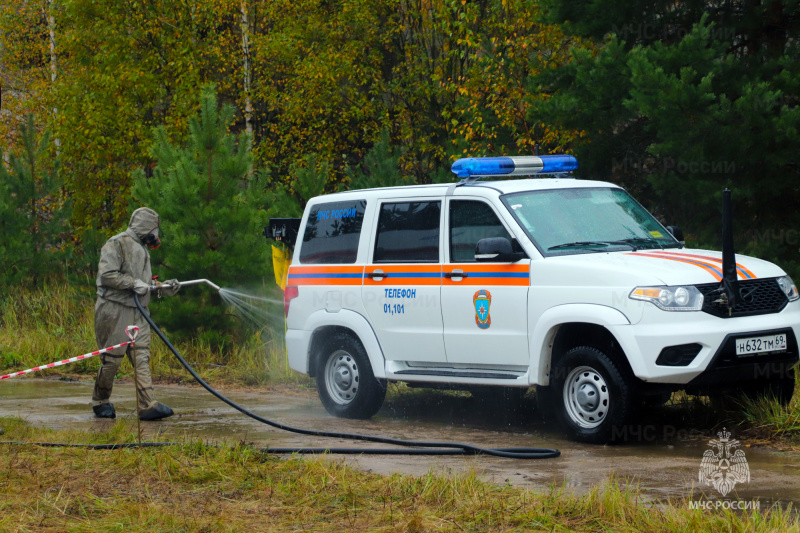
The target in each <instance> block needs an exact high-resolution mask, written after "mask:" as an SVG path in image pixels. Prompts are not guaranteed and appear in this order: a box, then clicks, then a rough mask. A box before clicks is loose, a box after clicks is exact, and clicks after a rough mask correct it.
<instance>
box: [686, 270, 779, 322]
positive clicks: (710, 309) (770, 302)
mask: <svg viewBox="0 0 800 533" xmlns="http://www.w3.org/2000/svg"><path fill="white" fill-rule="evenodd" d="M695 286H696V287H697V290H699V291H700V292H701V293H703V297H704V301H703V312H705V313H708V314H709V315H714V316H717V317H720V318H734V317H740V316H753V315H766V314H769V313H779V312H781V311H782V310H783V308H784V307H786V304H787V303H789V298H787V297H786V294H785V293H784V292H783V289H781V287H780V285H778V281H777V279H775V278H767V279H748V280H740V281H739V295H738V296H737V298H736V307H734V308H733V313H731V314H728V307H727V306H724V305H719V304H714V303H713V302H714V300H717V299H719V297H720V295H721V294H722V293H721V292H718V290H719V288H720V287H721V284H720V283H707V284H704V285H695ZM749 291H752V292H749ZM743 293H744V294H747V298H744V297H743V296H742V294H743ZM748 293H749V294H748Z"/></svg>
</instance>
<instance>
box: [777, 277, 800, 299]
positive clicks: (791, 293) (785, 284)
mask: <svg viewBox="0 0 800 533" xmlns="http://www.w3.org/2000/svg"><path fill="white" fill-rule="evenodd" d="M778 285H780V286H781V289H782V290H783V293H784V294H785V295H786V297H787V298H789V301H790V302H793V301H795V300H797V299H798V298H800V294H798V293H797V286H796V285H795V284H794V281H792V278H790V277H789V276H783V277H782V278H778Z"/></svg>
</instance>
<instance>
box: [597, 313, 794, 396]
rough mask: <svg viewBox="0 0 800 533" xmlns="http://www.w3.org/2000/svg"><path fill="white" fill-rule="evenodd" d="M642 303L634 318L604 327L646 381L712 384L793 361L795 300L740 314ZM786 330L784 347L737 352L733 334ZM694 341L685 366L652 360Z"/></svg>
mask: <svg viewBox="0 0 800 533" xmlns="http://www.w3.org/2000/svg"><path fill="white" fill-rule="evenodd" d="M650 307H652V309H646V310H645V312H644V316H643V317H642V320H641V321H640V322H639V323H638V324H633V325H622V326H611V327H609V330H610V331H611V333H612V334H613V335H614V337H615V338H616V339H617V341H618V342H619V344H620V347H621V348H622V350H623V351H624V352H625V354H626V356H627V358H628V361H629V362H630V365H631V369H632V370H633V373H634V375H636V376H637V377H638V378H640V379H642V380H643V381H646V382H649V383H668V384H678V385H686V384H690V383H691V384H692V385H695V384H698V385H700V384H703V385H705V384H708V385H711V384H715V383H727V382H741V381H749V380H753V379H763V378H769V377H770V376H772V375H775V374H778V373H780V372H785V371H786V369H787V368H791V367H792V366H793V365H794V364H796V363H797V361H798V355H799V354H798V346H797V338H798V336H800V302H792V303H790V304H789V305H787V306H786V307H785V308H784V309H783V311H781V312H780V313H773V314H767V315H759V316H749V317H741V318H727V319H723V318H718V317H714V316H711V315H709V314H706V313H702V312H694V313H692V312H690V313H675V312H668V311H662V310H660V309H658V308H657V307H655V306H650ZM783 332H786V333H787V336H788V338H787V340H788V341H789V342H788V343H787V351H786V352H782V353H779V354H764V355H759V356H755V357H748V358H741V359H740V358H737V357H736V355H735V354H736V352H735V348H734V347H733V343H734V340H735V339H737V338H743V337H759V336H763V335H770V334H773V333H783ZM693 343H697V344H699V345H701V349H700V352H699V353H698V354H697V356H695V358H694V360H692V362H691V363H690V364H688V365H686V366H661V365H657V364H656V359H657V358H658V355H659V354H660V353H661V351H662V350H663V349H664V348H667V347H669V346H677V345H683V344H693Z"/></svg>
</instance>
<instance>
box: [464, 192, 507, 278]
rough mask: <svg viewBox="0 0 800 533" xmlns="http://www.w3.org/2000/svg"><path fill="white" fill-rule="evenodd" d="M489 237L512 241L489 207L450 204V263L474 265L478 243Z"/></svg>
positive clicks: (468, 201) (482, 204) (474, 203)
mask: <svg viewBox="0 0 800 533" xmlns="http://www.w3.org/2000/svg"><path fill="white" fill-rule="evenodd" d="M489 237H505V238H506V239H508V240H509V241H512V238H511V235H509V234H508V231H506V228H505V227H504V226H503V224H502V222H500V220H499V219H498V218H497V215H496V214H495V213H494V211H493V210H492V208H491V207H489V206H488V205H487V204H485V203H483V202H476V201H470V200H453V201H451V202H450V261H452V262H453V263H474V262H475V247H476V246H477V244H478V241H479V240H481V239H486V238H489Z"/></svg>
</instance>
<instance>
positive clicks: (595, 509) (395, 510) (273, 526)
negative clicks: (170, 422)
mask: <svg viewBox="0 0 800 533" xmlns="http://www.w3.org/2000/svg"><path fill="white" fill-rule="evenodd" d="M0 425H2V426H3V427H4V428H5V429H6V435H5V437H6V438H8V440H15V441H29V442H32V441H55V442H95V443H107V442H133V440H134V431H132V430H133V429H134V428H133V427H131V426H128V425H126V423H125V422H124V421H117V422H116V423H115V424H114V425H113V426H112V428H111V429H110V430H109V431H106V432H102V433H100V432H89V433H85V432H75V431H51V430H47V429H39V428H34V427H32V426H30V425H28V424H26V423H25V422H23V421H22V420H20V419H8V418H6V419H2V420H1V421H0ZM532 466H533V467H535V464H533V465H532ZM0 492H2V499H1V500H0V511H2V512H0V528H1V529H2V530H4V531H192V532H193V531H198V532H199V531H246V530H252V531H336V532H339V531H379V532H423V531H474V532H483V531H630V532H638V531H655V532H662V531H663V532H672V531H676V532H677V531H680V532H684V531H693V532H695V531H697V532H705V531H729V532H750V531H752V532H755V531H759V532H761V531H800V527H799V526H798V518H797V515H796V514H795V513H794V512H792V511H786V510H782V509H780V508H774V509H761V510H756V511H747V512H743V513H741V514H736V513H733V512H731V511H725V510H720V511H703V510H692V509H690V508H689V503H688V500H672V501H662V502H651V501H649V500H648V499H646V498H645V497H643V495H642V494H641V493H640V492H639V491H638V490H637V489H635V488H631V487H629V486H626V485H625V484H624V483H622V482H620V481H619V480H615V479H613V478H611V479H609V480H608V481H607V482H606V483H605V484H604V485H600V486H597V487H595V488H593V489H592V490H591V491H590V492H589V493H588V494H587V495H585V496H574V495H572V494H570V493H568V492H567V490H566V489H565V488H564V487H561V486H553V487H551V488H550V489H549V490H541V491H538V490H525V489H520V488H515V487H511V486H500V485H495V484H492V483H487V482H485V481H482V480H481V479H480V476H479V472H478V471H477V470H472V471H470V472H467V473H465V474H460V475H450V474H444V473H442V472H436V471H431V472H429V473H428V474H426V475H422V476H409V475H399V474H397V475H392V476H381V475H378V474H373V473H368V472H363V471H360V470H356V469H354V468H351V467H349V466H347V465H346V464H345V463H344V462H343V461H340V460H338V459H334V458H324V457H314V458H301V457H298V456H293V457H287V456H272V455H267V454H265V453H263V452H262V451H259V450H258V449H256V448H254V447H252V446H249V445H247V444H222V445H220V446H208V445H206V444H204V443H202V442H199V441H184V442H181V443H180V444H179V445H177V446H174V447H169V448H155V449H143V450H138V449H129V450H115V451H90V450H86V449H77V448H41V447H37V446H33V445H30V444H25V445H13V446H7V447H6V448H5V449H4V450H3V453H2V454H0Z"/></svg>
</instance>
